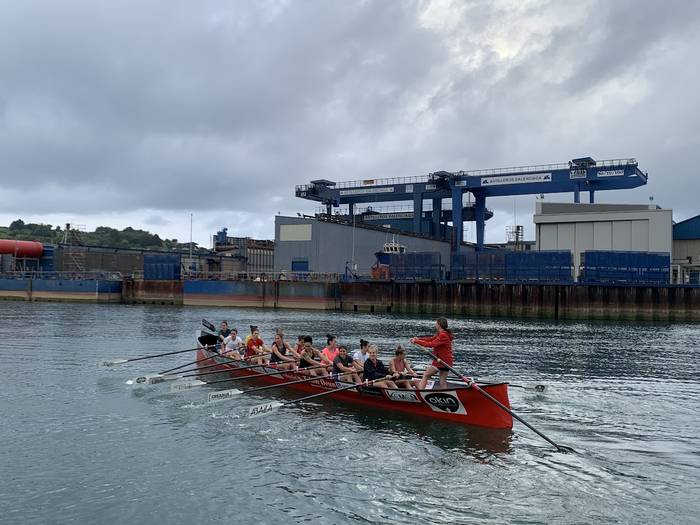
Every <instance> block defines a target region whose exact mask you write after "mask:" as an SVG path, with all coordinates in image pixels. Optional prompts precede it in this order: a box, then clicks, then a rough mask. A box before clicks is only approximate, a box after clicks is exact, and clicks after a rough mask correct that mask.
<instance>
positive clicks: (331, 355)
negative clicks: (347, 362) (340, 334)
mask: <svg viewBox="0 0 700 525" xmlns="http://www.w3.org/2000/svg"><path fill="white" fill-rule="evenodd" d="M337 345H338V340H337V339H336V337H335V336H334V335H331V334H326V347H325V348H324V349H323V350H322V351H321V353H322V354H323V357H325V359H326V361H327V362H328V364H329V365H332V364H333V361H334V360H335V357H336V356H337V355H338V346H337ZM324 362H325V361H324Z"/></svg>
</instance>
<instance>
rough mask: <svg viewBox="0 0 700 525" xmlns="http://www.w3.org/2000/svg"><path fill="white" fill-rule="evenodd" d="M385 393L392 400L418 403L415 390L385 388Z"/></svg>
mask: <svg viewBox="0 0 700 525" xmlns="http://www.w3.org/2000/svg"><path fill="white" fill-rule="evenodd" d="M385 392H386V395H387V396H388V397H389V399H391V400H392V401H403V402H405V403H420V399H418V396H417V395H416V393H415V392H411V391H409V390H405V391H404V390H385Z"/></svg>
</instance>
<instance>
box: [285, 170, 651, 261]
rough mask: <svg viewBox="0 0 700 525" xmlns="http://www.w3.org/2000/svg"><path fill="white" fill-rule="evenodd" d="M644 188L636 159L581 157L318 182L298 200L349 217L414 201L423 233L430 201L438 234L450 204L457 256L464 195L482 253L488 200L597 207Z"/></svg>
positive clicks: (301, 188)
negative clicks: (599, 197) (555, 200)
mask: <svg viewBox="0 0 700 525" xmlns="http://www.w3.org/2000/svg"><path fill="white" fill-rule="evenodd" d="M646 183H647V174H645V173H643V172H642V171H640V170H639V168H638V165H637V161H636V160H635V159H633V158H630V159H612V160H602V161H595V160H594V159H592V158H591V157H583V158H578V159H573V160H571V161H569V162H567V163H562V164H546V165H538V166H520V167H513V168H497V169H487V170H474V171H457V172H449V171H436V172H434V173H429V174H428V175H421V176H415V177H399V178H385V179H365V180H356V181H348V182H337V183H336V182H333V181H330V180H326V179H319V180H313V181H311V183H310V184H303V185H299V186H297V187H296V196H297V197H300V198H302V199H309V200H313V201H317V202H321V203H323V204H324V205H325V206H326V209H327V213H328V215H330V214H331V212H332V208H334V207H338V206H341V205H347V206H348V212H349V215H350V216H351V217H352V216H353V215H354V213H355V212H354V210H355V205H357V204H360V203H374V202H404V201H413V220H414V227H415V229H416V231H419V229H420V220H421V217H422V216H423V201H424V200H432V205H433V206H432V209H433V211H434V212H435V211H437V213H433V214H432V219H433V221H434V222H435V223H436V225H435V228H434V230H435V231H438V230H439V221H440V219H441V217H442V213H441V212H442V202H443V200H444V199H451V200H452V224H453V228H454V230H453V231H454V235H453V236H452V246H453V251H455V252H456V251H458V247H459V246H460V245H461V244H462V241H463V236H464V230H463V224H462V223H463V220H465V217H464V216H463V210H464V205H463V196H464V194H465V193H467V192H469V193H471V194H472V195H473V196H474V203H475V204H474V219H475V221H476V243H477V249H478V250H483V249H484V226H485V221H486V218H487V212H486V198H487V197H502V196H514V195H533V194H545V193H546V194H549V193H569V192H571V193H573V194H574V202H577V203H578V202H580V194H581V192H585V191H587V192H589V195H590V196H589V199H590V200H589V202H591V203H593V202H595V201H594V198H595V192H597V191H601V190H619V189H631V188H637V187H639V186H642V185H644V184H646Z"/></svg>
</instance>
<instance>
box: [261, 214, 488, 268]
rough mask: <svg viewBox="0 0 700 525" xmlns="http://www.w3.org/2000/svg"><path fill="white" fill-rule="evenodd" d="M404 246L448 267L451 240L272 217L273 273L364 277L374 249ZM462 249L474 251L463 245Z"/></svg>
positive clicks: (333, 222) (311, 219)
mask: <svg viewBox="0 0 700 525" xmlns="http://www.w3.org/2000/svg"><path fill="white" fill-rule="evenodd" d="M391 243H395V244H397V245H400V246H404V247H405V248H406V251H407V252H435V253H437V254H439V257H440V261H441V262H440V263H439V264H441V265H443V266H449V260H450V251H451V248H450V243H449V242H447V241H444V240H438V239H433V238H431V237H428V236H421V235H417V234H414V233H412V232H404V231H401V230H394V229H390V228H383V227H372V226H368V225H367V224H364V223H356V224H354V225H353V224H352V223H348V222H347V221H344V220H342V219H336V218H335V217H334V216H331V217H330V218H328V217H327V216H320V217H284V216H281V215H277V216H276V217H275V258H274V259H275V272H277V273H279V272H284V271H292V272H316V273H338V274H345V273H346V271H347V272H348V273H352V274H358V275H362V276H366V275H368V274H369V272H370V268H371V267H372V266H373V265H374V264H375V262H376V260H377V259H376V257H375V253H376V252H381V251H383V249H384V245H385V244H391ZM462 250H464V251H469V250H471V251H473V250H474V248H473V247H470V246H467V245H465V246H462Z"/></svg>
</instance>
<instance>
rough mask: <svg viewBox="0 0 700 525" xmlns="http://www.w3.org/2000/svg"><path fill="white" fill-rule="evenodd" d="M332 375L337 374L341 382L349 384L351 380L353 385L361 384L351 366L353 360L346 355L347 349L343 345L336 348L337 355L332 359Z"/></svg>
mask: <svg viewBox="0 0 700 525" xmlns="http://www.w3.org/2000/svg"><path fill="white" fill-rule="evenodd" d="M333 373H334V374H339V379H340V380H341V381H348V382H349V381H351V380H352V381H353V382H355V383H361V382H362V380H361V379H360V376H359V375H357V371H356V370H355V367H354V366H353V358H352V356H351V355H349V354H348V349H347V347H346V346H345V345H340V346H339V347H338V355H337V356H335V359H333Z"/></svg>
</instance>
